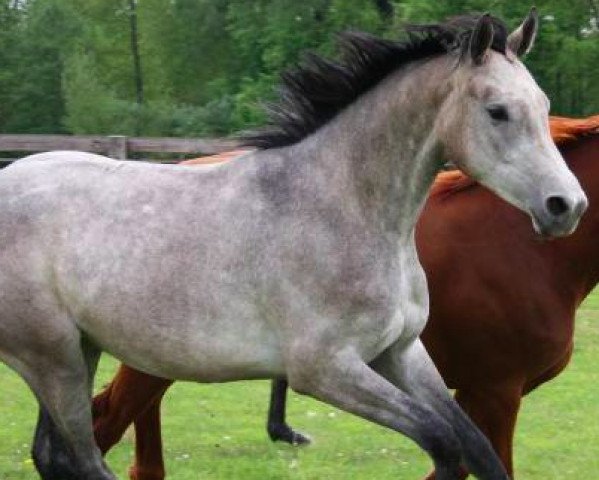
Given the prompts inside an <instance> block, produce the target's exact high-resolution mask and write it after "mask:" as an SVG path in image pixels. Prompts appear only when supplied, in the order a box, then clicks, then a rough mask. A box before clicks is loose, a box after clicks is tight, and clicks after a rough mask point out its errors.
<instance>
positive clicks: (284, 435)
mask: <svg viewBox="0 0 599 480" xmlns="http://www.w3.org/2000/svg"><path fill="white" fill-rule="evenodd" d="M287 386H288V385H287V380H273V381H272V383H271V391H270V405H269V407H268V419H267V422H266V431H267V432H268V436H269V437H270V439H271V440H272V441H273V442H276V441H277V440H281V441H283V442H287V443H290V444H291V445H307V444H309V443H310V439H309V438H308V437H306V436H305V435H303V434H301V433H300V432H296V431H294V430H293V429H292V428H291V427H290V426H289V425H287V422H286V421H285V410H286V408H285V407H286V404H287Z"/></svg>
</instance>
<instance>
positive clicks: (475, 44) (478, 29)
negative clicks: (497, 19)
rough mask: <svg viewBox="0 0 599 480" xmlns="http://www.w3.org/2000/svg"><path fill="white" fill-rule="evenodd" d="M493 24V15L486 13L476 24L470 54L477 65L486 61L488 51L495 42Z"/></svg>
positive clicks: (471, 39)
mask: <svg viewBox="0 0 599 480" xmlns="http://www.w3.org/2000/svg"><path fill="white" fill-rule="evenodd" d="M493 34H494V31H493V24H492V23H491V15H489V14H488V13H485V14H484V15H482V16H481V17H480V18H479V19H478V21H477V22H476V26H475V27H474V30H473V31H472V36H471V37H470V56H471V57H472V61H473V62H474V64H475V65H480V64H481V63H483V62H484V60H485V57H486V55H487V51H488V50H489V48H490V47H491V44H492V43H493Z"/></svg>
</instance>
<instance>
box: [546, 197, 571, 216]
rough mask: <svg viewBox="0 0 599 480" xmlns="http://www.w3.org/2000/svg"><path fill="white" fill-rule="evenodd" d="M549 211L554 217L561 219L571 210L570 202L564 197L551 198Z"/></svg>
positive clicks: (548, 201)
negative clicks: (561, 216) (560, 217)
mask: <svg viewBox="0 0 599 480" xmlns="http://www.w3.org/2000/svg"><path fill="white" fill-rule="evenodd" d="M547 210H549V213H551V215H553V216H554V217H559V216H560V215H563V214H564V213H567V212H568V211H569V210H570V207H569V205H568V202H567V201H566V200H565V199H564V198H563V197H549V198H548V199H547Z"/></svg>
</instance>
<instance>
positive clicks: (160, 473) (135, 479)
mask: <svg viewBox="0 0 599 480" xmlns="http://www.w3.org/2000/svg"><path fill="white" fill-rule="evenodd" d="M164 477H165V473H164V470H163V469H161V468H156V469H149V468H140V467H137V466H136V465H133V466H132V467H131V468H130V469H129V478H130V480H164Z"/></svg>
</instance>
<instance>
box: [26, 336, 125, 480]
mask: <svg viewBox="0 0 599 480" xmlns="http://www.w3.org/2000/svg"><path fill="white" fill-rule="evenodd" d="M46 353H48V355H43V354H42V355H40V357H39V358H38V359H37V360H38V361H36V362H35V363H36V365H35V367H34V368H32V369H30V371H29V372H28V374H27V375H26V376H25V377H26V378H27V380H28V382H29V383H30V385H31V387H32V389H33V390H34V392H35V394H36V396H37V398H38V401H39V403H40V415H39V419H38V424H37V427H36V432H35V437H34V442H33V448H32V456H33V459H34V463H35V465H36V468H37V469H38V471H39V473H40V476H41V478H42V479H43V480H115V477H114V476H113V475H112V474H111V473H110V472H109V471H108V469H107V468H106V466H105V464H104V462H103V460H102V456H101V454H100V450H99V449H98V448H97V447H96V445H95V443H94V439H93V434H92V418H91V403H90V398H91V385H92V381H93V376H94V373H95V368H96V365H97V361H98V358H99V350H97V349H96V348H95V347H93V346H92V345H90V344H89V343H87V342H86V341H81V340H79V338H78V335H77V338H76V339H73V338H71V339H69V340H68V341H65V342H64V343H63V344H61V345H60V346H55V347H54V348H53V349H52V352H51V353H50V352H46Z"/></svg>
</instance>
